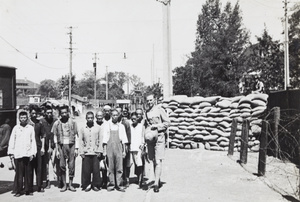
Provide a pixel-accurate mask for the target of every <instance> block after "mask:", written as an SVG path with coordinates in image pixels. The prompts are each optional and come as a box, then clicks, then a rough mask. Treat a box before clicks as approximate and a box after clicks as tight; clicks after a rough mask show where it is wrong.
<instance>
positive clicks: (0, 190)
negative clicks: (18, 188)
mask: <svg viewBox="0 0 300 202" xmlns="http://www.w3.org/2000/svg"><path fill="white" fill-rule="evenodd" d="M13 186H14V182H13V181H0V194H4V193H6V192H10V191H12V189H13Z"/></svg>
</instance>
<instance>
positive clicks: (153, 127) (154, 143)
mask: <svg viewBox="0 0 300 202" xmlns="http://www.w3.org/2000/svg"><path fill="white" fill-rule="evenodd" d="M154 103H155V98H154V95H153V94H151V95H148V96H147V107H148V109H147V111H146V113H145V127H146V129H145V131H147V130H148V131H149V130H150V132H152V134H154V135H155V136H154V138H153V139H148V138H147V133H146V132H145V140H146V142H147V147H148V157H149V159H150V160H151V161H153V165H154V174H155V181H154V189H153V190H154V192H159V186H160V176H161V172H162V160H163V159H164V155H165V135H164V134H165V131H166V130H167V128H168V127H169V124H170V121H169V118H168V115H167V114H166V112H165V111H164V110H163V109H162V108H161V107H158V106H155V105H154Z"/></svg>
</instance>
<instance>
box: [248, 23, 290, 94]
mask: <svg viewBox="0 0 300 202" xmlns="http://www.w3.org/2000/svg"><path fill="white" fill-rule="evenodd" d="M257 41H258V43H257V44H255V45H251V46H250V47H249V48H248V49H249V50H250V51H249V52H248V53H249V54H244V55H243V57H245V59H244V65H245V66H248V67H249V69H250V70H251V71H256V72H260V73H261V80H262V81H263V82H264V85H265V89H266V90H267V91H268V90H272V89H276V90H278V89H283V85H284V72H283V66H284V64H283V62H284V58H283V51H282V50H281V44H280V43H279V41H273V40H272V37H271V36H270V35H269V34H268V31H267V29H266V28H265V29H264V31H263V34H262V36H260V37H257Z"/></svg>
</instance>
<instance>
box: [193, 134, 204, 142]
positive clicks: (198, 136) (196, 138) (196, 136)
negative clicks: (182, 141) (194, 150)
mask: <svg viewBox="0 0 300 202" xmlns="http://www.w3.org/2000/svg"><path fill="white" fill-rule="evenodd" d="M193 139H194V140H195V141H202V140H203V135H200V134H197V135H195V136H194V138H193Z"/></svg>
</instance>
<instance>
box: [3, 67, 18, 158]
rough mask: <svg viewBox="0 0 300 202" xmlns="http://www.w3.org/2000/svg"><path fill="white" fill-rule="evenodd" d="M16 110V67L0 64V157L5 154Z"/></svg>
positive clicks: (14, 121) (14, 123)
mask: <svg viewBox="0 0 300 202" xmlns="http://www.w3.org/2000/svg"><path fill="white" fill-rule="evenodd" d="M16 112H17V110H16V68H14V67H9V66H3V65H0V157H3V156H6V155H7V146H8V141H9V137H10V133H11V129H12V128H13V127H14V126H15V125H16V114H17V113H16Z"/></svg>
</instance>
